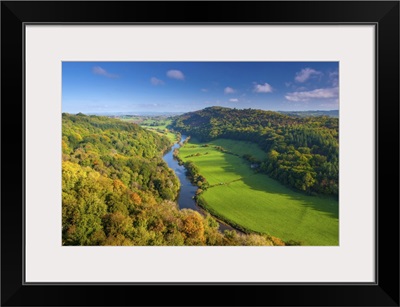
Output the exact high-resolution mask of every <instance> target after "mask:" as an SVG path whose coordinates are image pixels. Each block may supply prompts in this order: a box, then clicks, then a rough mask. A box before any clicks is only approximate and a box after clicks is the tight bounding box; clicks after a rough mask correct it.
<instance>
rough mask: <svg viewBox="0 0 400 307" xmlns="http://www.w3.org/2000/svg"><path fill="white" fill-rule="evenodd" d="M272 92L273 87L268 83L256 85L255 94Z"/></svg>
mask: <svg viewBox="0 0 400 307" xmlns="http://www.w3.org/2000/svg"><path fill="white" fill-rule="evenodd" d="M272 90H273V89H272V86H271V85H269V84H268V83H264V84H255V85H254V92H256V93H271V92H272Z"/></svg>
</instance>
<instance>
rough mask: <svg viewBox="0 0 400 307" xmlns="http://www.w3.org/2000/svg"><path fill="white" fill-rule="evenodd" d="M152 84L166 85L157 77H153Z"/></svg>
mask: <svg viewBox="0 0 400 307" xmlns="http://www.w3.org/2000/svg"><path fill="white" fill-rule="evenodd" d="M150 82H151V84H153V85H163V84H164V81H163V80H160V79H157V78H156V77H152V78H151V79H150Z"/></svg>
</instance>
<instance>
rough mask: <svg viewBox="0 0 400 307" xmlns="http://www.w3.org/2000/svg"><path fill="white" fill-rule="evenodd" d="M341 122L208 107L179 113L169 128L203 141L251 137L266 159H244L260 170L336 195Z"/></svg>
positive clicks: (298, 186) (303, 187)
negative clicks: (263, 152)
mask: <svg viewBox="0 0 400 307" xmlns="http://www.w3.org/2000/svg"><path fill="white" fill-rule="evenodd" d="M338 125H339V121H338V119H337V118H332V117H328V116H312V117H298V116H289V115H285V114H280V113H277V112H272V111H262V110H255V109H230V108H223V107H209V108H206V109H203V110H200V111H195V112H189V113H185V114H183V115H181V116H177V117H175V119H174V122H173V123H172V127H173V128H174V129H176V130H177V131H180V132H182V133H185V134H189V135H192V136H195V137H196V138H198V139H199V140H201V141H209V140H213V139H216V138H227V139H233V140H244V141H251V142H254V143H256V144H258V145H259V146H260V148H261V149H262V150H264V151H265V158H264V159H259V158H256V157H254V156H252V155H246V156H245V157H244V158H245V159H247V160H248V161H250V162H252V163H254V164H255V165H257V166H258V171H259V172H262V173H266V174H268V175H269V176H271V177H272V178H275V179H277V180H278V181H280V182H281V183H283V184H284V185H286V186H289V187H291V188H294V189H296V190H300V191H303V192H306V193H308V194H325V195H333V196H336V197H337V196H338V170H339V166H338V160H339V159H338V158H339V144H338V140H339V127H338Z"/></svg>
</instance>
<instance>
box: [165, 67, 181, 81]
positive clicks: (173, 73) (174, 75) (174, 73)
mask: <svg viewBox="0 0 400 307" xmlns="http://www.w3.org/2000/svg"><path fill="white" fill-rule="evenodd" d="M167 76H168V77H169V78H171V79H177V80H185V75H184V74H183V72H181V71H180V70H175V69H172V70H168V71H167Z"/></svg>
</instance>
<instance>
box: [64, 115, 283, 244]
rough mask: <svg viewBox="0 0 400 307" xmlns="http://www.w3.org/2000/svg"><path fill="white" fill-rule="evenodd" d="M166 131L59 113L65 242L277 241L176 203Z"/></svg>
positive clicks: (222, 242) (190, 242)
mask: <svg viewBox="0 0 400 307" xmlns="http://www.w3.org/2000/svg"><path fill="white" fill-rule="evenodd" d="M169 146H170V141H169V140H168V139H167V138H166V137H161V136H159V135H157V134H156V133H153V132H151V131H148V130H145V129H143V128H141V127H139V126H138V125H136V124H131V123H127V122H123V121H120V120H117V119H110V118H107V117H99V116H86V115H83V114H77V115H70V114H66V113H64V114H62V242H63V245H283V242H282V241H281V240H279V239H277V238H273V237H269V236H261V235H256V234H251V235H239V234H237V233H236V232H234V231H227V232H225V233H224V234H221V233H220V232H219V231H218V223H217V222H216V221H215V219H213V218H212V217H211V216H209V215H208V216H207V217H203V216H201V215H200V214H199V213H198V212H195V211H192V210H188V209H184V210H179V209H178V208H177V204H176V203H175V202H174V200H175V199H176V197H177V194H178V190H179V180H178V179H177V177H176V176H175V174H174V172H173V171H172V170H170V169H169V168H168V167H167V165H166V163H165V162H164V161H163V160H162V154H163V152H165V150H167V149H168V148H169Z"/></svg>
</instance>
